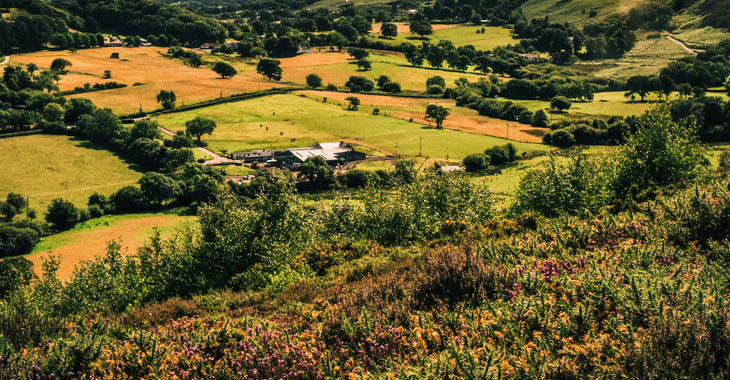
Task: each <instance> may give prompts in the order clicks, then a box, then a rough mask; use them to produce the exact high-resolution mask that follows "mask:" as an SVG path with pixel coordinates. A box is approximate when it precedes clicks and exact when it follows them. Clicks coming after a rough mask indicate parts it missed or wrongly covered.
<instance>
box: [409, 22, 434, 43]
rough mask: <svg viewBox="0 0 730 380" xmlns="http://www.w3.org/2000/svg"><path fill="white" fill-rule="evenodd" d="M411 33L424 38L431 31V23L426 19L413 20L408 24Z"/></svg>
mask: <svg viewBox="0 0 730 380" xmlns="http://www.w3.org/2000/svg"><path fill="white" fill-rule="evenodd" d="M410 29H411V33H413V34H418V36H419V37H421V39H424V38H425V36H427V35H429V34H431V33H433V28H432V27H431V23H430V22H428V21H426V20H419V21H413V22H411V25H410Z"/></svg>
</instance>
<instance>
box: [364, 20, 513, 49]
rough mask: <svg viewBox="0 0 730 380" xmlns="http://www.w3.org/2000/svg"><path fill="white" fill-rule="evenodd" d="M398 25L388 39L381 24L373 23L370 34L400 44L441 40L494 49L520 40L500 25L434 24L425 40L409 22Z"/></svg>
mask: <svg viewBox="0 0 730 380" xmlns="http://www.w3.org/2000/svg"><path fill="white" fill-rule="evenodd" d="M395 24H396V26H397V27H398V35H397V36H396V37H395V38H393V39H387V38H384V37H383V36H382V34H380V25H381V24H373V28H372V30H371V33H370V36H371V38H372V39H374V40H376V41H382V42H385V43H389V44H393V45H399V44H401V43H404V42H409V43H411V44H414V45H420V44H421V43H422V42H424V41H427V42H430V43H432V44H434V45H435V44H438V43H439V41H441V40H448V41H451V42H452V43H453V44H454V46H457V47H458V46H465V45H473V46H474V47H475V48H476V49H478V50H492V49H494V48H496V47H499V46H507V45H515V44H518V43H519V42H520V40H519V39H517V38H514V37H513V36H512V31H511V30H510V29H507V28H502V27H499V26H477V25H467V24H450V25H445V24H433V34H432V35H430V36H426V37H425V38H426V39H425V40H421V38H420V37H419V36H417V35H415V34H411V33H410V29H409V26H408V24H406V23H395ZM482 28H484V34H481V33H479V34H477V30H481V29H482Z"/></svg>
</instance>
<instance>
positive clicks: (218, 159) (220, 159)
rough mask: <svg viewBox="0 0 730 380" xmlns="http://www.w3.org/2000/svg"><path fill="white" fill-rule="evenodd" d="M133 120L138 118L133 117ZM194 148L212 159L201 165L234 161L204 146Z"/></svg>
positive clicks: (172, 134) (170, 134) (167, 131)
mask: <svg viewBox="0 0 730 380" xmlns="http://www.w3.org/2000/svg"><path fill="white" fill-rule="evenodd" d="M140 119H144V118H140ZM135 120H138V119H135ZM159 128H160V131H162V133H164V134H166V135H168V136H175V132H173V131H171V130H169V129H167V128H163V127H159ZM195 149H197V150H199V151H201V152H203V153H205V154H207V155H209V156H211V157H213V159H212V160H208V161H205V162H204V163H203V165H217V164H230V163H233V162H234V161H233V160H231V159H230V158H227V157H223V156H219V155H217V154H215V153H213V152H212V151H211V150H209V149H206V148H203V147H195Z"/></svg>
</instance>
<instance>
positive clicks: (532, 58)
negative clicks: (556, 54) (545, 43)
mask: <svg viewBox="0 0 730 380" xmlns="http://www.w3.org/2000/svg"><path fill="white" fill-rule="evenodd" d="M519 56H520V57H522V58H524V59H525V60H526V61H527V63H540V62H543V61H547V62H552V60H553V57H551V56H549V55H548V56H546V57H541V56H540V54H519Z"/></svg>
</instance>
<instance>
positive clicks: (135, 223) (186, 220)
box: [25, 213, 196, 279]
mask: <svg viewBox="0 0 730 380" xmlns="http://www.w3.org/2000/svg"><path fill="white" fill-rule="evenodd" d="M195 220H196V218H195V217H193V216H179V215H176V214H173V213H144V214H126V215H105V216H102V217H100V218H95V219H91V220H88V221H86V222H83V223H79V224H77V225H76V226H74V227H73V228H72V229H70V230H68V231H64V232H61V233H59V234H56V235H51V236H46V237H43V238H41V241H40V242H39V243H38V244H37V245H36V246H35V248H34V249H33V251H32V252H31V253H29V254H28V255H26V256H25V257H26V258H27V259H28V260H30V261H31V262H33V263H34V265H35V268H36V271H40V265H41V263H42V262H43V258H44V257H47V256H49V255H51V254H52V255H55V256H59V257H61V267H60V268H59V276H60V277H61V278H62V279H65V278H68V277H70V276H71V273H72V272H73V268H74V266H75V265H76V264H78V263H80V262H81V261H82V260H90V259H93V258H94V257H96V256H99V255H103V254H104V252H106V251H105V248H106V245H107V243H108V242H109V241H112V240H117V241H120V242H121V244H122V247H124V248H125V249H126V251H127V252H130V253H133V252H135V251H136V249H137V247H139V246H141V245H142V244H144V243H145V241H146V240H147V238H148V237H149V236H150V234H151V233H152V232H153V230H154V229H158V230H159V231H160V233H161V234H162V235H164V236H169V235H172V234H174V233H175V232H176V231H178V230H180V229H181V228H182V227H183V226H184V225H189V224H191V223H193V222H194V221H195Z"/></svg>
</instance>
